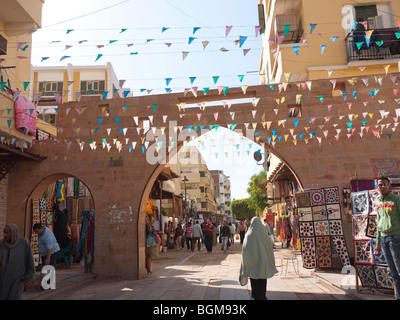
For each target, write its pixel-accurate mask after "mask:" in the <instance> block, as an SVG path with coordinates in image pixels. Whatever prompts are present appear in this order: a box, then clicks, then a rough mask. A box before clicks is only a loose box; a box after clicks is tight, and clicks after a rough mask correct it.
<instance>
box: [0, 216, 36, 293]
mask: <svg viewBox="0 0 400 320" xmlns="http://www.w3.org/2000/svg"><path fill="white" fill-rule="evenodd" d="M34 276H35V265H34V263H33V255H32V250H31V245H30V244H29V241H28V240H26V239H25V238H22V237H20V236H19V235H18V227H17V226H16V225H15V224H13V223H9V224H7V225H6V226H5V227H4V238H3V239H0V300H20V299H21V293H22V282H23V281H28V280H32V279H34Z"/></svg>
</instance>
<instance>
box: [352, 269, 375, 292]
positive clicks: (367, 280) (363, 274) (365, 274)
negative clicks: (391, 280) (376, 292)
mask: <svg viewBox="0 0 400 320" xmlns="http://www.w3.org/2000/svg"><path fill="white" fill-rule="evenodd" d="M356 270H357V274H358V276H359V278H360V280H361V285H362V286H363V287H372V288H376V287H377V283H376V280H375V271H374V268H373V266H368V265H356Z"/></svg>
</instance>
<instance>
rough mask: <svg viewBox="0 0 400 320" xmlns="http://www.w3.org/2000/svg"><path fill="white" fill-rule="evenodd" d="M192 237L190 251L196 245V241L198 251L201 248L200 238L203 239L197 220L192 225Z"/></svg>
mask: <svg viewBox="0 0 400 320" xmlns="http://www.w3.org/2000/svg"><path fill="white" fill-rule="evenodd" d="M192 239H193V245H192V251H194V248H195V247H196V243H197V250H198V251H200V250H201V239H203V231H202V230H201V226H200V224H199V220H197V221H196V223H195V224H194V226H193V233H192Z"/></svg>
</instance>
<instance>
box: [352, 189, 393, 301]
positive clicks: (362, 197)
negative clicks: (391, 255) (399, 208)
mask: <svg viewBox="0 0 400 320" xmlns="http://www.w3.org/2000/svg"><path fill="white" fill-rule="evenodd" d="M392 193H394V194H397V195H400V188H392ZM379 197H380V194H379V191H378V190H375V189H367V190H363V191H357V192H352V193H351V195H350V198H351V211H352V222H353V247H354V265H355V268H356V274H357V277H356V288H357V292H361V293H365V292H367V293H373V294H384V295H388V294H389V295H393V294H394V286H393V279H392V277H391V275H390V271H389V267H388V265H387V262H386V260H385V256H384V255H383V253H380V254H378V255H377V254H375V253H374V251H375V246H376V208H377V205H378V203H377V199H378V198H379ZM360 282H361V283H360Z"/></svg>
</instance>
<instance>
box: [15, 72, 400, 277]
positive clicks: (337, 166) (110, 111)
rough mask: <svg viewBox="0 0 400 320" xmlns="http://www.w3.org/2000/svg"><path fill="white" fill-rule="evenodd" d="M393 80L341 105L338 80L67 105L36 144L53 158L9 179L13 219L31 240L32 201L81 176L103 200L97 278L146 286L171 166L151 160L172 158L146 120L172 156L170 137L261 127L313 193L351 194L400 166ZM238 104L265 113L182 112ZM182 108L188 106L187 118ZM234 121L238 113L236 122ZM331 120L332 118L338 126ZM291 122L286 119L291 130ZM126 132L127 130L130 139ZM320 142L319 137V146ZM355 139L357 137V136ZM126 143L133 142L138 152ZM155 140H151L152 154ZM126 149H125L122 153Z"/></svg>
mask: <svg viewBox="0 0 400 320" xmlns="http://www.w3.org/2000/svg"><path fill="white" fill-rule="evenodd" d="M393 76H397V75H394V74H391V75H388V76H385V75H384V76H382V80H383V81H382V85H381V84H380V83H378V82H376V81H375V79H374V77H369V83H370V85H369V86H366V85H365V84H364V83H363V81H361V80H359V81H358V82H357V83H355V84H354V85H352V84H350V82H348V81H347V80H348V79H340V81H342V82H344V88H345V91H344V92H345V93H346V95H347V98H346V100H344V98H343V96H332V85H331V83H330V81H329V80H319V81H313V83H312V90H311V91H310V90H309V89H308V87H307V86H305V87H304V88H302V86H300V85H299V86H297V85H296V84H289V85H288V87H287V88H286V90H284V89H282V88H281V90H280V89H279V86H278V85H276V86H275V88H273V90H271V88H270V87H269V86H255V87H249V88H248V89H247V91H246V95H244V94H243V92H242V90H241V89H240V88H231V89H229V90H228V93H227V95H226V96H223V95H219V94H218V91H217V90H210V91H209V92H208V93H207V95H204V94H203V93H202V92H198V94H197V97H194V96H193V95H192V93H188V94H187V95H184V94H181V93H177V94H165V95H159V96H157V95H154V96H150V95H149V96H143V97H136V98H126V99H112V100H107V101H83V102H80V103H78V102H70V103H65V104H62V105H61V106H60V108H59V136H58V140H56V141H49V142H47V143H36V144H35V146H34V147H33V148H32V149H31V150H30V151H31V152H34V153H38V154H40V155H43V156H47V159H46V160H44V161H43V162H42V163H32V162H28V161H23V162H19V163H18V164H17V166H16V167H15V169H14V170H13V172H12V174H11V175H10V176H9V193H8V205H7V208H8V212H12V214H13V218H14V219H15V222H16V223H18V225H19V226H20V228H22V229H23V230H24V232H25V233H29V230H30V227H31V226H30V224H29V221H30V218H29V215H30V211H29V209H30V207H29V201H30V199H31V198H32V197H34V196H35V195H40V192H43V190H44V189H45V188H46V187H47V186H48V183H49V182H53V181H55V180H56V179H57V178H58V177H60V176H61V177H63V176H65V175H70V176H74V177H76V178H78V179H80V180H82V182H83V183H84V184H85V185H86V186H88V188H89V189H90V191H91V193H92V195H93V199H94V205H95V255H94V272H95V273H97V274H98V275H99V276H104V277H123V278H140V277H142V276H143V275H144V274H145V259H144V240H145V235H144V231H145V207H146V201H147V198H148V195H149V192H150V189H151V186H152V185H153V183H154V181H155V179H156V178H157V176H158V174H159V173H160V171H161V169H162V167H163V166H164V164H161V165H159V163H157V162H156V163H152V164H150V163H149V157H148V156H149V155H150V154H155V155H157V156H159V157H160V159H159V160H160V161H159V162H161V160H164V159H165V156H163V150H162V149H161V150H160V151H159V153H158V154H157V153H155V146H156V144H154V135H151V133H152V129H150V130H149V132H148V133H147V134H146V135H145V134H144V133H143V130H140V131H139V132H138V130H137V129H138V126H137V124H136V120H138V122H139V127H140V125H141V122H142V121H143V120H146V119H151V122H152V123H151V126H152V127H155V128H161V127H163V128H164V132H165V136H163V134H162V133H161V131H158V132H157V134H156V135H158V141H160V140H161V139H165V140H164V147H166V146H169V145H170V142H169V136H172V137H174V135H175V132H178V133H179V130H177V129H176V128H177V127H182V128H186V126H189V125H191V126H198V127H197V128H198V131H197V133H198V135H200V129H199V128H200V126H204V127H205V128H208V126H209V125H217V124H218V125H221V126H228V125H229V126H230V127H231V128H232V126H233V124H235V129H236V130H237V129H241V130H243V133H244V134H246V127H248V128H252V127H253V125H252V124H254V123H256V129H255V131H258V132H257V134H255V133H253V138H254V140H255V141H256V142H258V143H262V144H263V145H265V147H266V148H268V149H270V150H271V151H272V152H274V153H275V154H276V155H277V156H278V157H280V158H281V160H283V161H284V162H285V163H287V164H288V166H289V167H290V168H291V170H292V171H293V173H294V175H295V176H296V177H297V179H298V181H299V183H300V185H301V186H302V187H303V188H315V187H324V186H338V187H339V188H340V189H342V188H346V187H348V186H349V181H350V180H351V178H353V177H355V176H356V175H357V176H358V177H359V178H361V177H362V178H372V177H373V174H374V173H373V171H372V165H371V159H372V158H382V157H389V158H392V159H394V160H395V161H397V162H398V160H399V159H400V153H399V152H400V151H399V150H400V148H399V147H400V144H399V135H398V133H397V131H396V130H394V131H393V130H392V128H394V126H393V122H394V120H393V117H396V115H395V109H396V108H397V107H398V104H397V102H396V101H395V100H394V99H396V98H397V97H396V96H394V91H393V89H397V88H398V85H396V84H395V83H394V82H393V81H392V80H391V78H390V77H393ZM374 88H379V92H378V94H376V95H374V96H373V97H371V95H370V93H369V92H370V91H371V90H372V91H374ZM354 91H357V96H356V98H354V96H353V94H352V93H354ZM299 94H301V95H302V97H301V108H302V117H301V118H298V119H295V120H299V122H298V124H297V126H296V125H295V124H294V122H293V121H292V120H293V118H288V108H289V106H290V105H293V104H296V101H298V99H297V98H298V95H299ZM321 97H323V99H321ZM236 98H259V100H258V103H257V104H256V105H255V106H254V103H253V104H252V103H242V104H232V105H231V106H230V108H227V107H223V106H222V105H221V106H212V107H206V108H205V109H204V110H202V109H200V108H190V109H189V108H187V109H186V110H185V109H184V108H183V107H182V105H181V103H200V104H201V102H202V101H212V100H225V101H226V100H229V99H236ZM283 98H285V99H283ZM321 100H323V102H321ZM277 101H278V102H277ZM283 101H284V102H283ZM363 102H368V105H367V106H365V104H364V103H363ZM348 103H352V105H351V106H349V104H348ZM177 105H180V106H181V108H180V110H179V109H178V108H177ZM329 105H330V106H331V107H330V108H328V106H329ZM126 106H128V107H126ZM380 110H386V111H390V116H388V117H384V118H383V119H381V120H380V121H379V122H378V120H379V119H380V118H381V116H380ZM254 111H255V112H254ZM364 112H370V113H373V114H374V117H373V118H372V119H371V118H370V117H369V116H368V117H366V118H365V117H364V116H363V115H362V114H363V113H364ZM216 113H218V116H216ZM232 113H235V117H234V120H232ZM199 114H200V116H199ZM350 114H354V115H357V117H356V119H355V120H353V121H351V122H352V128H353V129H356V130H355V131H354V132H352V131H351V130H350V131H349V130H348V129H349V127H348V126H349V124H348V123H349V119H348V117H349V115H350ZM165 116H167V120H166V121H165ZM326 116H330V117H331V118H330V120H329V121H326V118H325V117H326ZM136 117H138V118H136ZM99 118H101V120H100V119H99ZM135 119H136V120H135ZM282 120H285V124H284V125H283V123H282ZM169 121H174V123H170V122H169ZM362 121H368V127H369V131H368V133H366V132H364V133H365V134H364V135H363V136H362V137H361V135H360V134H359V132H360V130H361V129H360V128H361V126H363V124H362ZM249 124H250V125H249ZM382 124H384V125H385V124H389V127H387V128H386V127H385V128H384V129H382V132H381V134H380V135H379V137H377V136H375V135H374V134H373V132H372V130H376V128H375V126H376V125H382ZM364 127H365V125H364ZM124 128H127V131H126V132H124V130H123V129H124ZM108 129H109V130H108ZM338 129H340V130H341V133H340V134H339V139H337V138H336V135H337V130H338ZM275 130H276V131H275ZM326 130H327V133H328V135H327V137H326V138H325V136H324V132H325V131H326ZM108 131H109V132H108ZM365 131H366V129H365ZM193 132H194V129H193V130H192V133H193ZM292 132H293V133H292ZM311 133H314V136H313V137H311V136H312V135H311ZM348 133H351V135H350V136H347V134H348ZM389 133H390V134H391V136H390V137H389V135H388V134H389ZM300 134H302V139H300ZM286 135H287V136H286ZM247 136H248V135H247ZM294 136H296V140H295V141H296V143H294V142H293V140H294ZM278 137H281V139H278ZM317 138H320V139H321V140H320V141H319V140H318V139H317ZM103 139H106V143H108V144H109V146H110V147H111V148H110V149H109V150H108V146H107V145H103ZM114 139H115V140H114ZM126 139H129V140H128V143H126ZM146 139H148V140H151V141H150V145H149V146H148V148H147V149H146V145H145V144H144V141H145V140H146ZM173 139H174V140H175V139H177V141H175V144H174V148H173V149H172V150H176V148H175V147H176V146H180V145H182V139H183V138H182V139H181V140H180V141H179V137H178V138H173ZM93 141H96V142H97V146H96V150H92V149H91V148H90V147H89V145H90V144H91V143H93ZM116 141H119V143H118V144H117V143H116ZM132 142H136V148H135V149H134V150H130V149H129V146H131V145H132V144H131V143H132ZM83 143H84V144H83ZM120 144H121V145H122V149H121V150H118V149H117V145H120ZM143 147H144V152H142V148H143ZM82 148H83V149H82ZM150 160H151V159H150ZM8 219H9V218H8ZM25 223H26V226H25ZM349 250H351V248H349Z"/></svg>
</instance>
